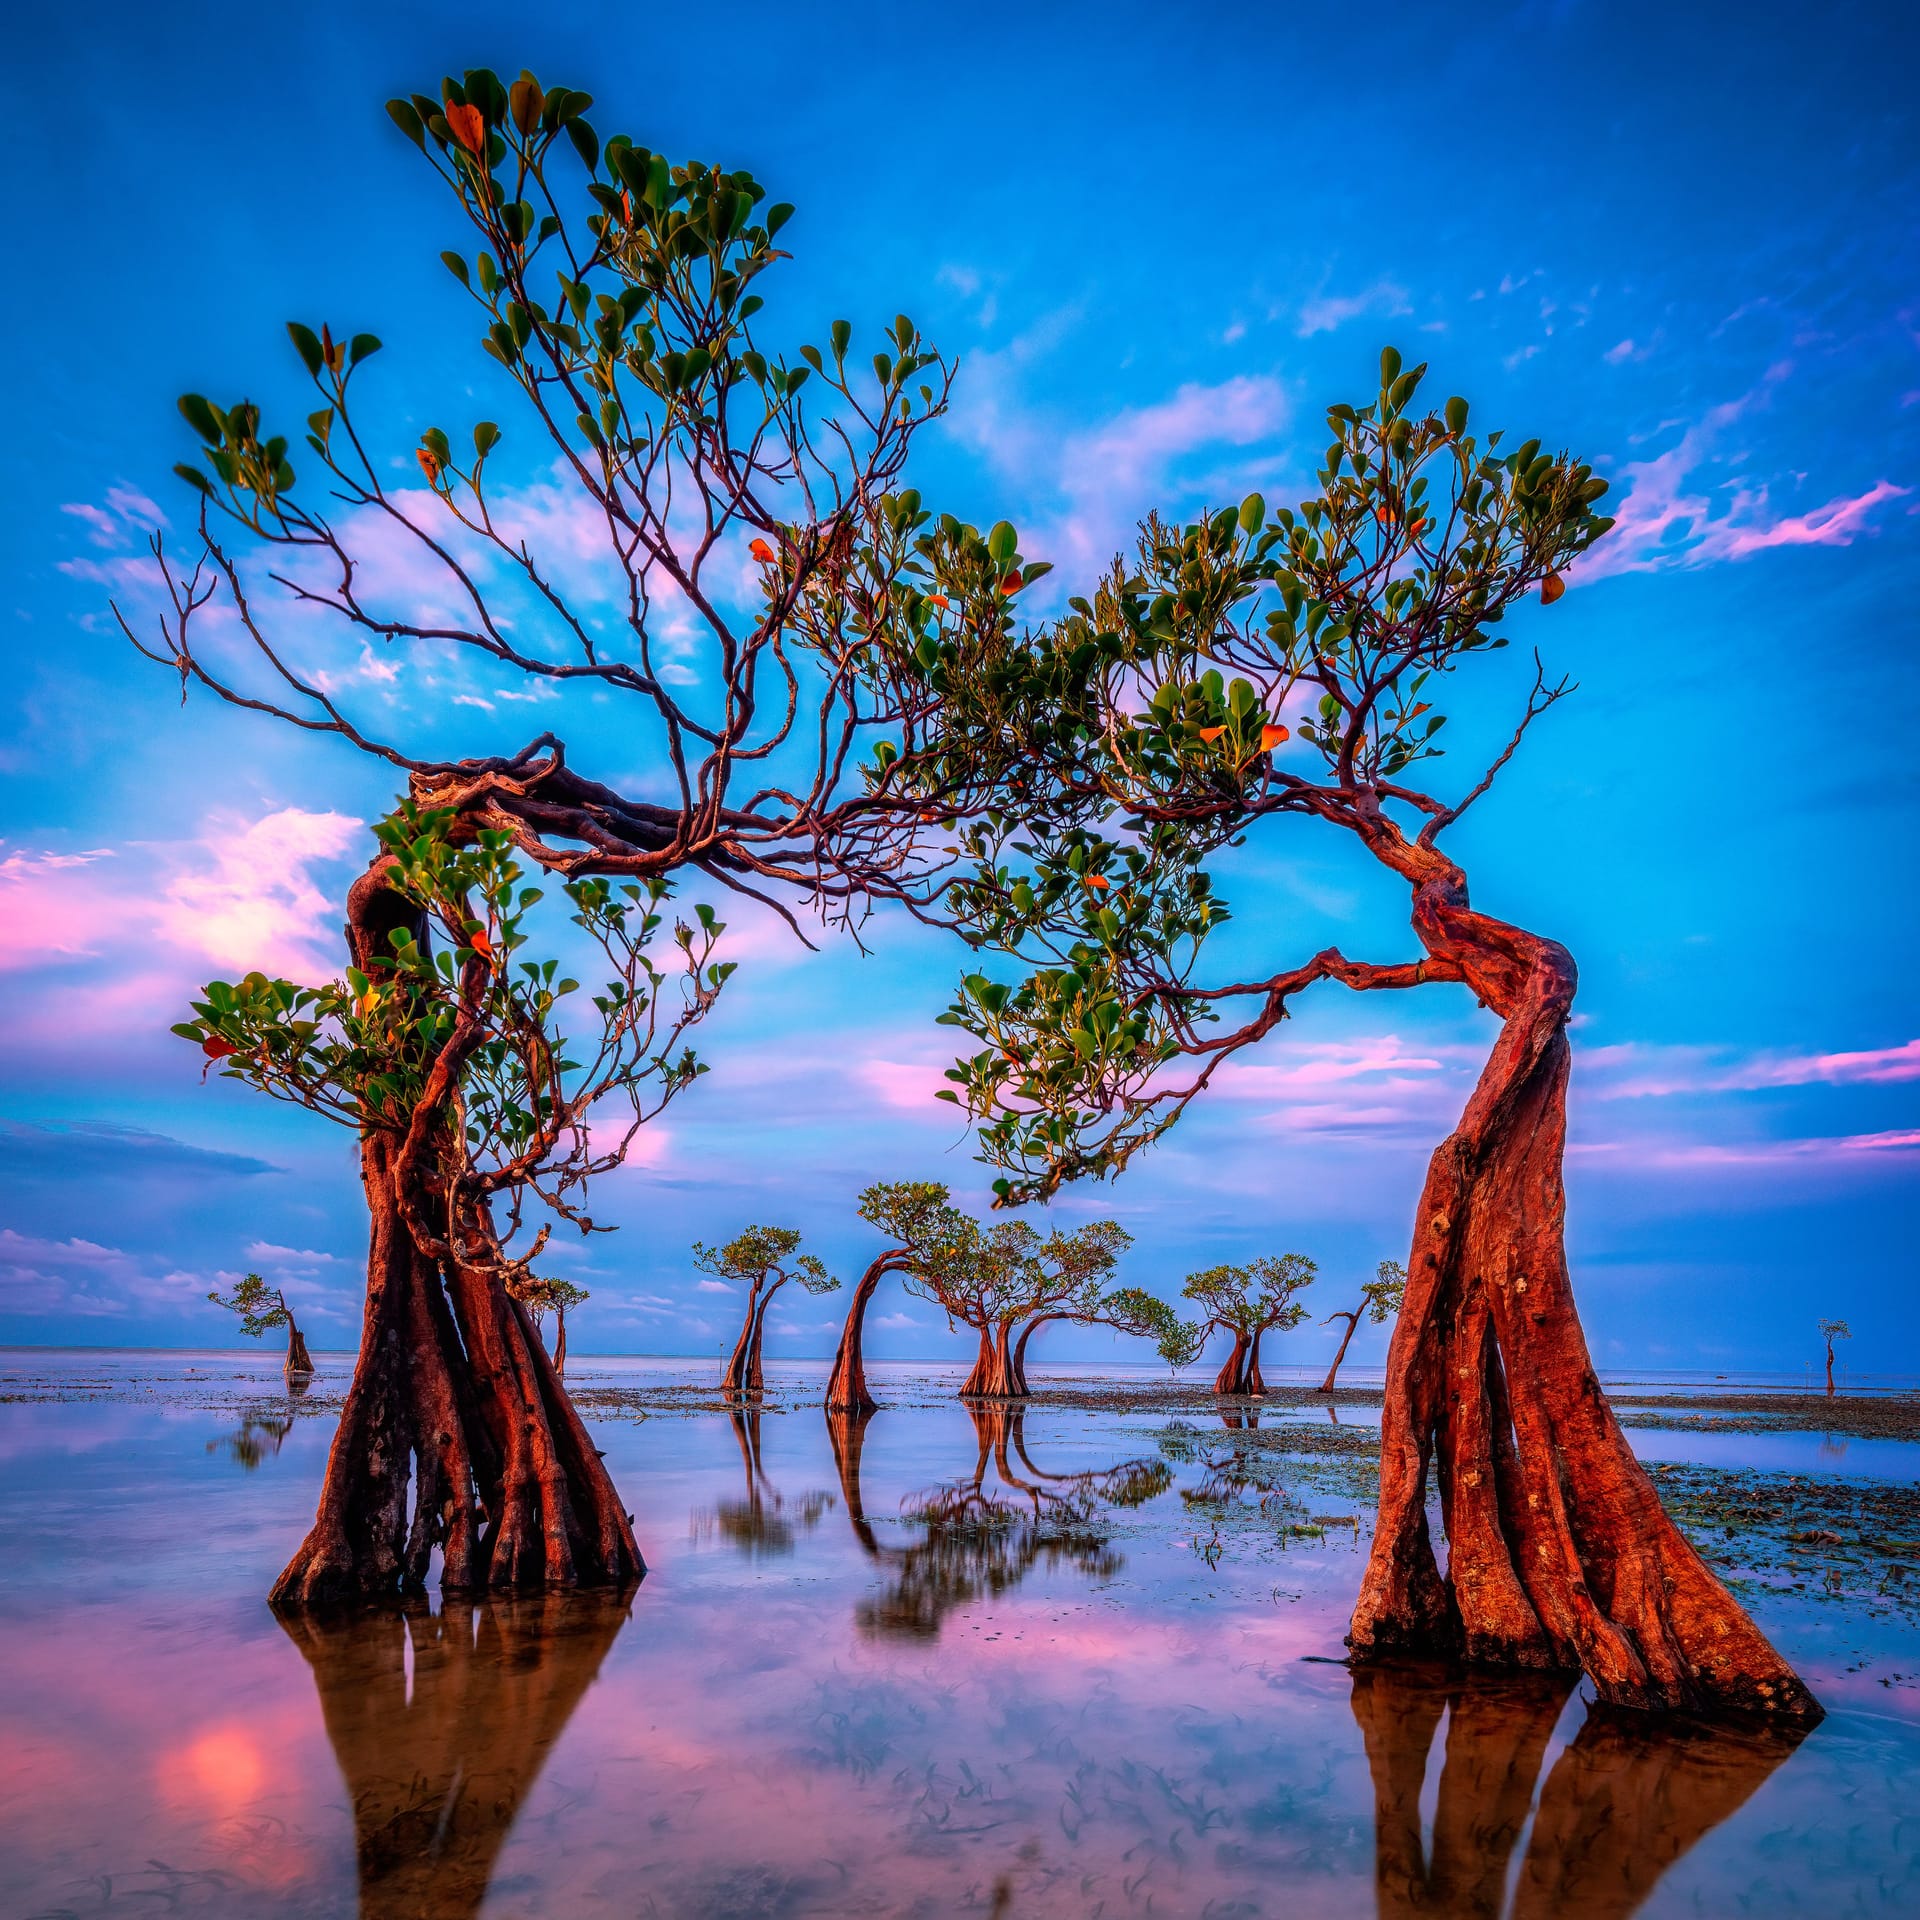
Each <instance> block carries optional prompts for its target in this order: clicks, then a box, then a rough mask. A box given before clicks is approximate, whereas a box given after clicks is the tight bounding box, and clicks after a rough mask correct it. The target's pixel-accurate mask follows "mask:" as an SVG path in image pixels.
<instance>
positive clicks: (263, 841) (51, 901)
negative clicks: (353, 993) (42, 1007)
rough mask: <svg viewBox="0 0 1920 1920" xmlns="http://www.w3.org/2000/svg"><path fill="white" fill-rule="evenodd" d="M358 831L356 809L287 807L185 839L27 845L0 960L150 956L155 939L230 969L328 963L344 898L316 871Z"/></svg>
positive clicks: (297, 969)
mask: <svg viewBox="0 0 1920 1920" xmlns="http://www.w3.org/2000/svg"><path fill="white" fill-rule="evenodd" d="M359 832H360V822H359V821H357V820H355V819H354V818H353V817H352V816H351V815H349V814H344V813H313V812H309V811H307V810H305V809H303V808H300V807H281V808H277V809H275V810H274V811H273V812H270V813H266V814H263V815H261V816H260V817H258V818H257V819H253V820H248V819H245V818H243V817H239V816H233V815H216V816H213V817H212V818H210V819H209V820H207V821H206V822H205V823H204V824H203V827H202V830H201V832H200V834H199V836H198V837H197V838H196V839H195V840H193V841H191V842H189V843H187V844H186V845H184V846H181V847H167V848H155V847H151V846H147V845H144V844H141V843H138V842H129V843H128V844H126V845H125V846H122V847H120V848H118V849H115V848H107V847H92V848H88V849H86V850H85V851H84V852H77V853H66V852H60V851H44V850H33V849H27V848H21V849H17V850H16V851H14V852H12V853H10V854H8V855H7V857H6V858H5V859H4V860H0V969H6V968H19V967H27V966H38V965H43V964H46V963H49V962H57V961H61V960H73V959H81V958H85V957H88V956H93V955H99V954H102V953H107V952H112V951H119V952H122V953H125V954H126V955H128V956H129V957H130V958H136V957H137V958H139V959H141V960H143V961H144V960H147V959H149V958H150V955H151V949H152V946H153V943H154V941H155V940H156V938H157V939H158V940H159V941H161V942H163V943H164V945H165V946H166V947H167V948H170V949H173V950H176V951H178V952H181V953H185V954H192V955H194V956H196V958H197V959H200V960H212V961H214V962H216V963H217V964H219V965H221V966H226V967H234V968H239V969H242V970H244V969H248V968H253V967H259V968H262V969H278V970H280V971H284V972H288V973H311V972H314V971H316V970H325V969H327V968H329V967H331V965H332V964H333V962H334V959H335V958H336V957H337V956H336V951H335V950H336V949H337V946H338V935H337V926H336V923H337V922H338V920H339V917H340V898H339V893H338V890H337V889H331V890H330V889H328V888H326V887H323V886H322V885H321V884H320V883H319V881H318V879H317V878H316V874H315V869H316V868H318V867H320V866H323V865H324V864H325V863H327V862H329V861H333V860H338V859H339V858H340V857H341V856H342V855H344V854H345V853H346V851H347V850H348V848H349V847H350V846H352V845H353V843H354V841H355V839H356V837H357V836H358V834H359ZM109 860H111V862H112V864H111V865H107V864H105V863H106V862H108V861H109Z"/></svg>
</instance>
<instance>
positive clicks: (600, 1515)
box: [272, 862, 646, 1613]
mask: <svg viewBox="0 0 1920 1920" xmlns="http://www.w3.org/2000/svg"><path fill="white" fill-rule="evenodd" d="M383 866H384V862H382V863H376V865H375V867H374V868H373V869H371V870H369V872H368V873H367V874H365V875H363V876H362V877H361V879H360V880H359V881H357V882H356V883H355V885H354V888H353V892H352V894H351V895H350V896H349V919H348V929H347V930H348V937H349V944H350V945H351V947H352V950H353V955H354V959H355V962H356V964H358V965H360V966H361V967H362V968H363V969H364V970H371V966H372V965H373V964H375V958H374V957H375V956H376V955H377V954H380V953H385V952H388V951H390V948H389V947H388V946H387V944H386V940H385V931H384V930H385V928H386V927H388V926H392V925H397V924H404V923H405V922H404V915H399V916H398V917H397V909H396V907H395V903H394V896H393V895H392V894H391V893H390V892H389V891H388V890H387V889H386V887H385V886H384V884H383V883H382V879H381V875H382V868H383ZM401 905H403V906H404V903H401ZM427 1158H428V1161H429V1163H430V1164H429V1165H428V1166H427V1167H426V1168H425V1169H424V1170H422V1169H416V1171H414V1172H413V1173H411V1174H408V1173H406V1172H404V1171H403V1156H402V1150H401V1139H400V1136H399V1135H398V1134H397V1133H395V1132H393V1131H390V1130H388V1129H386V1128H383V1127H369V1128H368V1129H367V1130H366V1132H365V1133H364V1134H363V1136H362V1139H361V1145H360V1178H361V1185H362V1187H363V1188H364V1190H365V1193H366V1199H367V1212H368V1215H369V1220H370V1235H369V1242H368V1253H367V1301H366V1309H365V1313H364V1316H363V1319H362V1323H361V1334H360V1354H359V1358H358V1360H357V1361H356V1362H355V1365H354V1372H353V1382H352V1384H351V1386H349V1388H348V1389H347V1397H346V1401H345V1404H344V1405H343V1407H342V1408H341V1413H340V1425H339V1428H338V1430H337V1431H336V1433H335V1434H334V1439H333V1447H332V1450H331V1452H330V1453H329V1454H328V1456H327V1472H326V1478H325V1481H324V1482H323V1484H322V1486H321V1492H320V1507H319V1512H318V1514H317V1515H316V1516H315V1519H314V1523H313V1527H312V1529H311V1531H310V1532H309V1533H308V1534H307V1537H306V1539H305V1540H304V1541H303V1542H302V1543H301V1546H300V1549H299V1551H298V1552H297V1553H296V1554H295V1555H294V1556H293V1558H292V1560H291V1561H289V1562H288V1564H287V1567H286V1570H285V1571H284V1572H283V1573H282V1574H281V1575H280V1578H279V1580H278V1581H277V1582H276V1583H275V1585H274V1589H273V1594H272V1603H273V1605H274V1607H275V1608H276V1609H277V1610H279V1611H280V1612H283V1613H297V1612H303V1611H307V1610H310V1609H315V1608H324V1607H332V1606H340V1605H347V1604H351V1603H354V1602H359V1601H366V1600H375V1599H382V1598H387V1597H391V1596H394V1595H398V1594H402V1593H411V1592H418V1591H420V1590H421V1589H423V1588H424V1587H425V1585H426V1579H427V1572H428V1567H429V1563H430V1561H431V1558H432V1555H433V1551H434V1549H435V1548H436V1547H438V1548H439V1549H440V1550H441V1556H442V1566H441V1585H442V1588H443V1589H444V1590H445V1591H446V1592H448V1593H454V1594H459V1593H478V1592H483V1591H486V1590H489V1589H493V1590H503V1589H504V1590H525V1589H530V1588H550V1587H551V1588H558V1587H575V1586H602V1587H615V1588H625V1587H627V1586H629V1585H631V1584H632V1583H633V1582H634V1581H636V1580H638V1579H639V1578H640V1577H641V1576H642V1574H644V1572H645V1571H646V1569H645V1565H644V1563H643V1562H642V1560H641V1558H640V1551H639V1548H638V1547H637V1546H636V1545H635V1543H634V1538H633V1528H632V1524H631V1521H630V1519H629V1517H628V1515H627V1512H626V1509H625V1507H624V1506H623V1505H622V1503H621V1500H620V1496H619V1493H618V1491H617V1490H616V1489H615V1487H614V1484H613V1481H612V1479H611V1478H610V1476H609V1475H608V1473H607V1470H606V1467H605V1465H604V1463H603V1462H602V1461H601V1458H600V1455H599V1451H598V1450H597V1449H596V1448H595V1446H594V1444H593V1440H592V1437H591V1436H590V1435H589V1434H588V1432H587V1429H586V1426H585V1424H584V1423H583V1422H582V1420H581V1418H580V1416H579V1414H578V1413H577V1412H576V1411H575V1409H574V1406H573V1403H572V1401H571V1400H569V1399H568V1398H567V1392H566V1388H565V1387H564V1386H562V1385H561V1382H560V1376H559V1374H558V1372H557V1371H556V1370H555V1368H554V1365H553V1363H552V1361H551V1360H550V1359H549V1358H548V1356H547V1351H546V1348H545V1346H544V1345H543V1344H542V1342H541V1339H540V1336H539V1334H538V1332H537V1331H536V1330H535V1328H534V1325H533V1321H532V1319H531V1317H530V1316H529V1315H528V1313H527V1310H526V1309H525V1308H524V1307H523V1306H522V1305H521V1304H520V1302H519V1301H517V1300H515V1299H513V1298H512V1297H511V1295H509V1294H508V1292H507V1290H506V1287H505V1285H504V1284H503V1281H502V1279H501V1269H502V1267H503V1265H504V1264H505V1263H504V1260H503V1258H502V1256H501V1253H500V1248H499V1242H498V1240H497V1239H496V1238H495V1236H494V1231H493V1223H492V1219H491V1217H490V1214H489V1212H488V1208H487V1202H486V1199H485V1197H484V1196H481V1195H465V1194H460V1195H458V1196H457V1197H456V1198H455V1199H454V1200H453V1202H452V1212H451V1215H449V1212H448V1200H447V1195H446V1192H445V1190H444V1185H443V1183H441V1182H440V1181H439V1180H438V1178H437V1175H436V1174H435V1173H434V1171H433V1169H432V1165H431V1162H432V1159H433V1156H431V1155H429V1156H427ZM413 1222H426V1223H428V1225H429V1226H430V1227H431V1228H432V1233H431V1234H430V1235H429V1236H427V1237H429V1238H430V1239H432V1240H435V1241H437V1242H438V1244H440V1245H441V1246H442V1247H443V1248H444V1252H443V1253H441V1254H429V1253H427V1252H425V1251H423V1250H422V1247H421V1245H420V1238H421V1236H419V1235H416V1233H415V1232H414V1230H413V1225H412V1224H410V1223H413Z"/></svg>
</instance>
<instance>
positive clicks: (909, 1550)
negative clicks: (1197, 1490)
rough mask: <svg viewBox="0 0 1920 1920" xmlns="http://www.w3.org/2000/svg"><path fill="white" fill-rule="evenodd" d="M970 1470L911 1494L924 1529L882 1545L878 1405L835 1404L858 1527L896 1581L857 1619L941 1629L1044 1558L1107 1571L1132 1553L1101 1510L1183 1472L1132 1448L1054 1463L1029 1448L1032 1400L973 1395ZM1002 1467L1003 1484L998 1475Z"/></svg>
mask: <svg viewBox="0 0 1920 1920" xmlns="http://www.w3.org/2000/svg"><path fill="white" fill-rule="evenodd" d="M967 1412H968V1414H969V1415H970V1416H971V1418H972V1420H973V1430H974V1445H975V1451H974V1463H973V1470H972V1472H971V1473H970V1474H968V1475H966V1476H965V1477H964V1478H962V1479H958V1480H950V1481H946V1482H943V1483H942V1484H941V1485H939V1486H937V1487H934V1488H932V1489H930V1490H929V1491H927V1492H925V1493H921V1494H916V1495H914V1496H913V1497H912V1498H911V1499H909V1500H907V1501H905V1502H903V1504H902V1507H901V1518H902V1519H903V1520H904V1521H905V1522H906V1523H907V1525H908V1526H910V1527H913V1528H916V1529H918V1532H919V1538H918V1539H916V1540H914V1541H912V1542H911V1543H910V1544H908V1545H906V1546H901V1547H889V1546H883V1545H881V1543H880V1541H879V1540H878V1538H877V1537H876V1535H875V1533H874V1530H873V1525H872V1523H871V1521H870V1520H869V1519H868V1518H867V1512H866V1504H865V1501H864V1500H863V1499H862V1497H861V1492H860V1458H861V1451H862V1449H863V1447H864V1445H865V1442H866V1430H867V1425H868V1422H869V1420H870V1419H871V1417H872V1416H871V1415H867V1416H861V1415H857V1414H852V1413H837V1414H829V1415H828V1416H827V1430H828V1433H829V1435H830V1436H831V1438H832V1441H833V1452H834V1460H835V1463H836V1464H837V1465H838V1467H839V1470H840V1486H841V1491H842V1495H843V1497H844V1498H845V1501H846V1506H847V1517H848V1519H849V1520H850V1522H851V1523H852V1526H853V1533H854V1538H855V1539H856V1540H857V1541H858V1542H859V1543H860V1546H861V1548H862V1549H863V1550H864V1551H865V1552H866V1554H867V1555H868V1556H869V1558H871V1559H873V1560H875V1561H877V1562H879V1563H880V1564H881V1565H883V1566H884V1567H886V1568H887V1569H888V1578H887V1584H886V1586H885V1588H884V1589H883V1590H882V1591H881V1592H880V1593H879V1594H878V1595H877V1596H873V1597H869V1598H868V1599H865V1600H862V1601H861V1602H860V1603H859V1605H858V1606H857V1607H856V1608H855V1610H854V1620H855V1623H856V1624H857V1625H858V1626H859V1628H860V1629H861V1631H862V1632H864V1633H868V1634H873V1635H876V1636H890V1637H901V1638H907V1639H920V1640H930V1639H935V1638H937V1637H938V1635H939V1632H940V1628H941V1624H942V1622H943V1621H944V1620H945V1619H946V1616H947V1615H948V1614H949V1613H950V1612H952V1611H953V1610H954V1608H956V1607H961V1606H965V1605H967V1604H968V1603H969V1602H971V1601H974V1600H978V1599H981V1598H983V1597H989V1596H996V1595H999V1594H1002V1593H1006V1592H1008V1591H1009V1590H1011V1589H1012V1588H1014V1587H1016V1586H1018V1585H1019V1584H1020V1582H1021V1581H1022V1580H1024V1579H1025V1578H1026V1577H1027V1575H1028V1574H1029V1573H1030V1572H1032V1570H1033V1569H1034V1568H1035V1567H1036V1566H1041V1565H1044V1566H1048V1567H1058V1566H1071V1567H1074V1568H1077V1569H1078V1570H1079V1571H1080V1572H1081V1573H1083V1574H1085V1575H1086V1576H1087V1577H1088V1578H1090V1579H1104V1578H1107V1577H1109V1576H1111V1575H1112V1574H1114V1573H1116V1572H1117V1571H1118V1570H1119V1568H1120V1566H1121V1565H1122V1561H1121V1557H1120V1555H1119V1554H1118V1553H1117V1552H1115V1550H1114V1549H1113V1547H1112V1545H1111V1544H1110V1535H1109V1532H1108V1530H1107V1528H1106V1527H1105V1526H1104V1525H1103V1524H1102V1522H1101V1515H1102V1513H1103V1511H1104V1510H1106V1509H1110V1508H1114V1507H1138V1506H1141V1505H1144V1504H1145V1503H1146V1502H1147V1501H1149V1500H1151V1499H1152V1498H1153V1497H1154V1496H1155V1495H1156V1494H1159V1493H1164V1492H1165V1491H1166V1489H1167V1488H1168V1486H1170V1485H1171V1484H1172V1480H1173V1475H1172V1471H1171V1469H1170V1468H1169V1467H1168V1466H1167V1465H1166V1463H1165V1462H1164V1461H1161V1460H1123V1461H1121V1462H1120V1463H1119V1464H1118V1465H1116V1466H1112V1467H1106V1468H1101V1469H1097V1470H1093V1471H1087V1472H1079V1473H1049V1472H1047V1471H1045V1470H1044V1469H1043V1468H1041V1467H1038V1466H1036V1465H1035V1464H1034V1461H1033V1458H1032V1456H1031V1455H1030V1454H1029V1453H1028V1451H1027V1439H1026V1409H1025V1408H1024V1407H1023V1406H1018V1405H1015V1406H1004V1405H997V1404H994V1403H992V1402H986V1403H972V1402H970V1403H968V1406H967ZM989 1468H991V1470H992V1473H993V1476H994V1480H995V1482H996V1483H997V1484H996V1485H994V1486H991V1487H990V1486H989V1485H988V1480H987V1476H988V1471H989Z"/></svg>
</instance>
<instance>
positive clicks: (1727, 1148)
mask: <svg viewBox="0 0 1920 1920" xmlns="http://www.w3.org/2000/svg"><path fill="white" fill-rule="evenodd" d="M1567 1152H1568V1154H1569V1156H1570V1157H1571V1158H1574V1159H1577V1160H1594V1159H1602V1160H1606V1161H1608V1162H1609V1163H1613V1164H1623V1165H1631V1166H1636V1167H1694V1168H1704V1167H1730V1168H1739V1167H1761V1168H1765V1167H1793V1166H1812V1165H1823V1166H1831V1165H1834V1164H1836V1163H1846V1162H1854V1163H1864V1162H1871V1161H1880V1160H1884V1159H1886V1158H1888V1157H1889V1156H1896V1155H1905V1154H1909V1153H1920V1128H1911V1127H1907V1128H1894V1129H1892V1130H1890V1131H1887V1132H1882V1133H1843V1134H1825V1135H1815V1136H1811V1137H1801V1138H1794V1139H1782V1140H1740V1141H1715V1140H1581V1141H1576V1142H1574V1143H1573V1144H1572V1145H1571V1146H1570V1147H1569V1148H1568V1149H1567Z"/></svg>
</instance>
